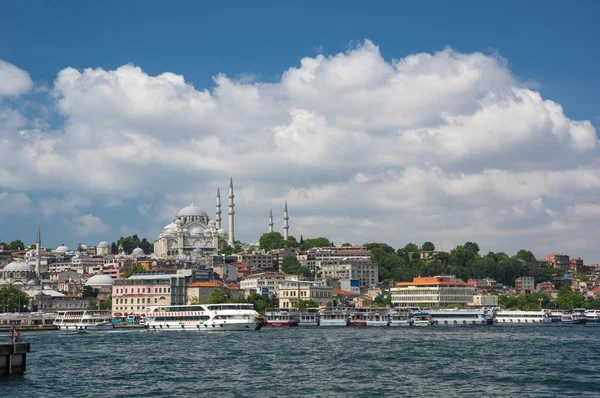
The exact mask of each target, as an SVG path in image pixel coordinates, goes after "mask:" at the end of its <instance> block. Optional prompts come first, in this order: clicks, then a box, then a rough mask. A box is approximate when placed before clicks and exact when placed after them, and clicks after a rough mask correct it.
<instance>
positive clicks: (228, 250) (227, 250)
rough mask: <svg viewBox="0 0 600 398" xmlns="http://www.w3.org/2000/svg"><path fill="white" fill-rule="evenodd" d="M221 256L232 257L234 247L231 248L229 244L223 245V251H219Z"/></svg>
mask: <svg viewBox="0 0 600 398" xmlns="http://www.w3.org/2000/svg"><path fill="white" fill-rule="evenodd" d="M219 254H221V255H225V256H231V255H232V254H233V247H231V246H229V245H228V244H227V243H225V244H224V245H223V247H221V250H219Z"/></svg>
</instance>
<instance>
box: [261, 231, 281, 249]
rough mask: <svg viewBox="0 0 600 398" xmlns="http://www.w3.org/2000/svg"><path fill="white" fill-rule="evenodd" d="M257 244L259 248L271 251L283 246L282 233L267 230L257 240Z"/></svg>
mask: <svg viewBox="0 0 600 398" xmlns="http://www.w3.org/2000/svg"><path fill="white" fill-rule="evenodd" d="M258 245H259V247H260V248H261V250H264V251H271V250H275V249H281V248H283V247H285V243H284V239H283V235H281V234H280V233H279V232H267V233H266V234H263V235H262V236H261V237H260V239H259V240H258Z"/></svg>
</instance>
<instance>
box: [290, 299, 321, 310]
mask: <svg viewBox="0 0 600 398" xmlns="http://www.w3.org/2000/svg"><path fill="white" fill-rule="evenodd" d="M317 307H319V303H317V302H316V301H315V300H313V299H308V300H299V301H298V302H297V303H296V304H294V308H297V309H298V311H304V310H305V309H307V308H317Z"/></svg>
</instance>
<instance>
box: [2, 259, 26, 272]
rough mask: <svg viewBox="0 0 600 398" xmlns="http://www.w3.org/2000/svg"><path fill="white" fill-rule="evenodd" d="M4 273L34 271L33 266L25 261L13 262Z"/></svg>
mask: <svg viewBox="0 0 600 398" xmlns="http://www.w3.org/2000/svg"><path fill="white" fill-rule="evenodd" d="M2 271H33V265H31V264H27V263H26V262H24V261H13V262H12V263H9V264H8V265H7V266H6V267H4V269H3V270H2Z"/></svg>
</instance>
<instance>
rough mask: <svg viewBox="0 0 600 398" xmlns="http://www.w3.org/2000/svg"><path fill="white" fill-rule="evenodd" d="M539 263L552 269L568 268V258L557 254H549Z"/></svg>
mask: <svg viewBox="0 0 600 398" xmlns="http://www.w3.org/2000/svg"><path fill="white" fill-rule="evenodd" d="M540 262H541V263H547V264H550V265H552V267H554V268H569V266H570V263H569V256H567V255H565V254H559V253H554V254H549V255H547V256H546V257H545V258H544V259H543V260H540Z"/></svg>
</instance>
